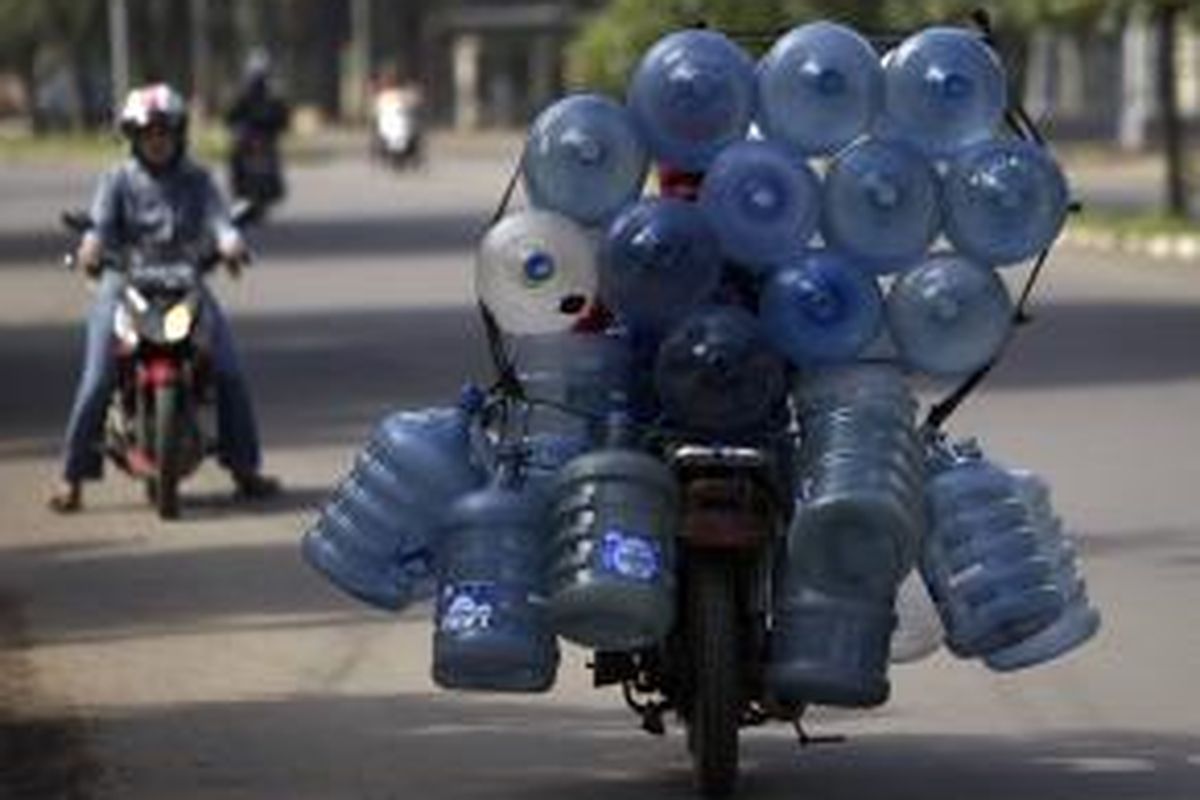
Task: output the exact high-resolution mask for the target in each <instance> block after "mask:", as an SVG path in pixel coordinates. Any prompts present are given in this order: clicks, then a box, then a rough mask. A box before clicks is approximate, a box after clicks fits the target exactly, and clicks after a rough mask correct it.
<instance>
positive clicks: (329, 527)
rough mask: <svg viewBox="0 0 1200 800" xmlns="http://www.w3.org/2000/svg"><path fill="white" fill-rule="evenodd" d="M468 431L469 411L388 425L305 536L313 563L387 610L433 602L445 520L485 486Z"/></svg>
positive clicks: (414, 415) (433, 412) (404, 417)
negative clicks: (436, 550)
mask: <svg viewBox="0 0 1200 800" xmlns="http://www.w3.org/2000/svg"><path fill="white" fill-rule="evenodd" d="M469 425H470V420H469V411H468V410H467V409H465V408H463V407H460V408H433V409H427V410H425V411H419V412H399V413H396V414H392V415H391V416H389V417H387V418H386V419H385V420H383V422H382V423H380V424H379V425H378V426H377V427H376V428H375V430H374V432H373V433H372V434H371V438H370V440H369V441H368V442H367V444H366V446H365V447H364V448H363V450H362V451H361V452H360V453H359V454H358V457H357V458H356V459H355V462H354V466H353V468H352V469H351V471H350V473H349V474H348V475H347V476H346V477H345V478H344V479H343V480H342V481H341V483H339V484H338V486H337V488H335V489H334V491H333V494H332V495H331V496H330V498H329V500H328V501H326V503H325V505H324V506H323V508H322V509H321V513H320V514H319V515H318V517H317V519H316V521H315V522H314V523H313V525H312V527H311V528H309V530H308V531H307V532H306V533H305V535H304V539H303V543H302V552H303V554H304V557H305V559H306V560H307V561H308V563H309V564H310V565H312V566H313V567H314V568H315V569H317V570H318V571H319V572H321V574H323V575H324V576H325V577H326V578H328V579H329V580H330V581H331V582H332V583H333V584H334V585H335V586H337V587H338V588H340V589H341V590H342V591H344V592H346V593H347V594H349V595H351V596H353V597H356V598H358V599H359V600H362V601H363V602H365V603H369V604H371V605H374V606H378V607H380V608H385V609H390V610H399V609H401V608H403V607H405V606H406V605H408V604H409V603H412V602H414V601H416V600H421V599H425V598H426V597H428V595H429V593H430V591H431V582H432V576H433V571H432V549H433V547H434V546H435V544H436V533H437V530H438V525H439V522H440V518H441V514H442V513H443V512H444V511H445V509H446V507H447V506H448V505H449V504H450V503H451V502H452V501H453V500H454V499H455V498H457V497H459V496H460V495H462V494H464V493H465V492H468V491H470V490H471V489H473V488H475V487H476V486H478V485H479V484H480V483H481V481H482V473H481V471H480V469H479V467H478V466H477V465H476V463H475V461H474V459H473V456H472V452H471V444H470V440H469V438H470V437H469V432H468V427H469Z"/></svg>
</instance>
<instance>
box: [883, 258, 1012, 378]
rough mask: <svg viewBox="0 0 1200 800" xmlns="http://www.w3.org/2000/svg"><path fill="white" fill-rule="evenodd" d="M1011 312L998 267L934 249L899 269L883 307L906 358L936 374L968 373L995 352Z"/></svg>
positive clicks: (902, 353)
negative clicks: (910, 266)
mask: <svg viewBox="0 0 1200 800" xmlns="http://www.w3.org/2000/svg"><path fill="white" fill-rule="evenodd" d="M1012 313H1013V309H1012V301H1011V300H1010V299H1009V296H1008V289H1007V288H1005V286H1004V282H1003V281H1001V280H1000V278H999V277H998V276H997V275H996V272H995V270H993V269H991V268H989V267H984V266H980V265H979V264H976V263H975V262H973V261H968V260H967V259H965V258H961V257H958V256H954V255H935V256H933V257H932V258H930V259H929V260H928V261H926V262H925V263H924V264H922V265H921V266H919V267H916V268H914V269H912V270H909V271H908V272H906V273H904V274H903V275H901V276H900V277H899V278H898V279H897V280H896V282H895V283H893V284H892V288H891V289H890V291H889V292H888V296H887V303H886V307H885V314H886V318H887V323H888V327H889V328H890V330H891V333H892V339H893V340H894V342H895V343H896V346H897V348H898V349H899V350H900V354H901V356H902V358H903V359H904V360H905V362H906V363H908V364H909V365H910V366H912V367H913V368H915V369H919V370H923V371H925V372H928V373H931V374H934V375H957V374H962V373H967V372H970V371H972V370H974V369H976V368H978V367H981V366H983V365H984V364H986V363H987V362H988V361H989V360H991V359H992V358H993V357H995V355H996V354H997V353H998V352H999V351H1000V348H1001V347H1003V345H1004V342H1005V340H1006V339H1007V338H1008V334H1009V330H1010V329H1011V327H1012Z"/></svg>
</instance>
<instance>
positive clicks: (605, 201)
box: [521, 94, 650, 225]
mask: <svg viewBox="0 0 1200 800" xmlns="http://www.w3.org/2000/svg"><path fill="white" fill-rule="evenodd" d="M649 164H650V157H649V153H648V151H647V149H646V146H645V144H644V143H643V141H642V137H641V135H640V134H639V133H638V131H637V129H636V127H635V126H634V124H633V118H632V117H631V116H630V115H629V112H628V111H627V110H626V109H625V107H624V106H622V105H620V104H619V103H616V102H614V101H613V100H610V99H609V98H607V97H603V96H601V95H596V94H576V95H571V96H570V97H565V98H563V99H561V100H559V101H558V102H556V103H554V105H552V106H550V107H549V108H547V109H546V110H545V111H543V112H542V113H541V114H539V115H538V118H537V119H536V120H534V123H533V126H532V127H531V128H530V130H529V137H528V138H527V139H526V142H525V153H524V156H523V157H522V160H521V168H522V172H523V174H524V177H525V191H526V192H527V193H528V195H529V200H530V202H531V203H533V205H535V206H537V207H538V208H545V209H549V210H551V211H557V212H559V213H560V214H565V215H566V216H568V217H570V218H571V219H573V220H575V221H576V222H579V223H581V224H583V225H598V224H600V223H603V222H607V221H608V220H609V219H610V218H611V217H612V216H613V215H615V214H616V213H617V212H618V211H619V210H620V209H621V207H622V206H624V205H625V204H626V203H629V202H630V201H632V200H635V199H636V198H637V197H638V196H639V195H640V194H641V191H642V184H643V183H644V182H645V180H646V172H647V169H648V168H649Z"/></svg>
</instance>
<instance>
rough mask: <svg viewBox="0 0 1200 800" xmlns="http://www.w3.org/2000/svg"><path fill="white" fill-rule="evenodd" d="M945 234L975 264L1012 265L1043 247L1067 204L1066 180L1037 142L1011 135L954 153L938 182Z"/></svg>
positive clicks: (1051, 237) (1056, 231)
mask: <svg viewBox="0 0 1200 800" xmlns="http://www.w3.org/2000/svg"><path fill="white" fill-rule="evenodd" d="M944 186H945V188H944V194H945V198H946V236H947V237H948V238H949V239H950V241H951V242H952V243H953V244H954V246H955V247H956V248H957V249H958V250H959V252H961V253H963V254H964V255H966V256H968V257H969V258H972V259H974V260H976V261H978V262H980V263H981V264H992V265H996V266H1002V265H1005V264H1015V263H1017V262H1019V261H1023V260H1025V259H1027V258H1030V257H1032V256H1035V255H1037V254H1038V253H1040V252H1041V251H1043V250H1045V249H1046V248H1047V247H1049V246H1050V245H1051V244H1052V243H1053V242H1054V239H1055V238H1056V237H1057V236H1058V234H1059V231H1061V230H1062V226H1063V223H1064V222H1065V221H1066V217H1067V209H1068V207H1069V206H1070V195H1069V193H1068V190H1067V181H1066V179H1065V178H1064V177H1063V174H1062V171H1061V170H1060V169H1059V168H1058V165H1057V164H1056V163H1055V162H1054V159H1053V158H1051V157H1050V155H1049V153H1047V152H1046V150H1045V149H1044V148H1042V147H1039V146H1038V145H1036V144H1033V143H1032V142H1025V141H1019V140H1016V139H1006V140H995V141H989V142H982V143H980V144H977V145H974V146H973V147H971V148H969V149H967V150H965V151H963V152H962V153H959V154H958V155H957V156H956V157H955V158H954V160H953V161H952V162H951V166H950V172H949V174H948V175H947V176H946V181H945V184H944Z"/></svg>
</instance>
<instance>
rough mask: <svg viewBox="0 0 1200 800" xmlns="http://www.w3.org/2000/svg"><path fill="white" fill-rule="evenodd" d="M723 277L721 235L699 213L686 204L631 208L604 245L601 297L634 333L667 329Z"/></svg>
mask: <svg viewBox="0 0 1200 800" xmlns="http://www.w3.org/2000/svg"><path fill="white" fill-rule="evenodd" d="M720 277H721V248H720V244H719V242H718V240H717V236H716V234H715V233H714V232H713V230H712V226H711V225H709V223H708V220H707V219H705V217H704V214H703V213H702V212H701V211H700V209H699V208H698V207H697V206H696V205H695V204H693V203H688V202H685V201H683V200H671V199H660V198H647V199H645V200H642V201H641V202H638V203H635V204H634V205H632V206H629V207H628V208H626V209H625V210H624V211H623V212H621V214H620V215H619V216H618V217H617V218H616V219H615V220H613V223H612V225H610V226H609V228H608V233H607V234H606V236H605V238H604V241H603V243H602V245H601V250H600V291H601V297H602V299H603V300H604V303H605V305H606V306H608V307H609V308H610V309H612V310H613V311H615V312H616V313H617V315H618V316H619V317H620V318H621V319H623V320H624V321H625V322H626V323H628V324H629V325H630V326H631V327H634V328H639V329H647V330H654V331H663V330H665V329H667V328H668V327H670V326H671V324H672V323H674V322H675V321H677V320H678V319H680V318H682V317H683V316H685V315H686V314H687V313H688V311H689V310H690V309H692V308H693V307H695V306H696V305H698V304H699V303H701V302H702V301H704V300H706V299H707V298H708V297H709V295H711V294H712V292H713V291H714V290H715V289H716V288H717V283H718V282H719V281H720Z"/></svg>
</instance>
